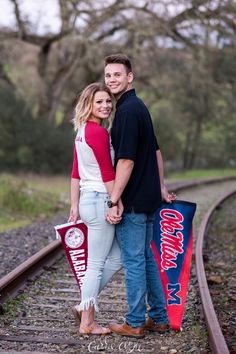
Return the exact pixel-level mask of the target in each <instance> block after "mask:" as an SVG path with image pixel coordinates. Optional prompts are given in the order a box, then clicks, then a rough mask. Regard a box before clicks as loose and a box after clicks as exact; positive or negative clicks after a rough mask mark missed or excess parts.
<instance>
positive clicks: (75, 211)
mask: <svg viewBox="0 0 236 354" xmlns="http://www.w3.org/2000/svg"><path fill="white" fill-rule="evenodd" d="M79 219H80V216H79V208H78V206H75V207H71V208H70V216H69V219H68V222H74V223H76V221H77V220H79Z"/></svg>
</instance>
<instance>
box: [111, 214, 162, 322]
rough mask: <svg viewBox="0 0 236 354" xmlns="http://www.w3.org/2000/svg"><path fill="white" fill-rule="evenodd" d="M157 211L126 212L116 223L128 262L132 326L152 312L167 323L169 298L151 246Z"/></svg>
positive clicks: (159, 319)
mask: <svg viewBox="0 0 236 354" xmlns="http://www.w3.org/2000/svg"><path fill="white" fill-rule="evenodd" d="M153 224H154V214H153V213H148V214H141V213H137V214H136V213H134V212H132V213H124V214H123V215H122V221H121V223H120V224H118V225H117V227H116V234H117V239H118V242H119V245H120V248H121V260H122V263H123V266H124V272H125V282H126V294H127V301H128V312H127V313H126V316H125V318H126V322H127V323H128V324H129V325H130V326H132V327H140V326H143V325H144V324H145V314H146V301H147V303H148V305H149V307H150V309H149V310H148V316H149V317H150V318H152V319H153V320H154V321H155V322H158V323H162V324H167V323H168V316H167V311H166V301H165V296H164V291H163V287H162V283H161V280H160V275H159V271H158V268H157V265H156V262H155V259H154V256H153V253H152V250H151V248H150V242H151V240H152V238H153Z"/></svg>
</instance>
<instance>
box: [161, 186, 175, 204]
mask: <svg viewBox="0 0 236 354" xmlns="http://www.w3.org/2000/svg"><path fill="white" fill-rule="evenodd" d="M161 196H162V200H164V201H165V202H167V203H171V202H173V201H174V200H176V198H177V195H176V194H174V193H169V192H168V189H167V188H166V186H165V185H164V186H163V187H162V188H161Z"/></svg>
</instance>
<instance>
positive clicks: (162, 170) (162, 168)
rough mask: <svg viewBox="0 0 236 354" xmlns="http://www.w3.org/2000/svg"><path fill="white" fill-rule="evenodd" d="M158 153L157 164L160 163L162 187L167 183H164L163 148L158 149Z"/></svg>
mask: <svg viewBox="0 0 236 354" xmlns="http://www.w3.org/2000/svg"><path fill="white" fill-rule="evenodd" d="M156 155H157V165H158V171H159V177H160V184H161V188H162V187H163V186H164V184H165V183H164V162H163V158H162V154H161V150H157V151H156Z"/></svg>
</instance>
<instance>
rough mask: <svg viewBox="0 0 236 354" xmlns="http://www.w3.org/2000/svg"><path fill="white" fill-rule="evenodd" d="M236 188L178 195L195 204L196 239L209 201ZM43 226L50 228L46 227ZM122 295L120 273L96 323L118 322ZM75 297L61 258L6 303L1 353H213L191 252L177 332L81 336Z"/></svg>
mask: <svg viewBox="0 0 236 354" xmlns="http://www.w3.org/2000/svg"><path fill="white" fill-rule="evenodd" d="M235 187H236V182H235V181H232V182H227V183H221V184H220V185H212V186H210V185H208V186H207V187H206V186H205V187H198V188H195V189H191V190H188V191H184V192H181V193H178V197H179V199H185V200H189V201H192V202H196V203H197V204H198V208H197V214H196V217H195V232H194V237H195V239H196V236H197V231H198V227H199V222H200V220H201V217H202V216H203V214H204V213H205V212H206V211H207V209H208V208H209V206H210V205H211V203H212V202H213V201H214V200H216V199H218V198H219V196H221V195H222V194H223V193H224V192H225V191H226V190H228V191H229V190H231V189H233V188H235ZM61 222H62V221H61V220H60V221H59V223H61ZM56 223H58V222H56ZM56 223H55V222H53V223H52V225H54V224H56ZM45 227H46V228H47V229H48V226H46V225H45ZM42 234H43V230H42ZM125 298H126V297H125V288H124V281H123V272H122V271H121V272H119V273H118V274H117V275H116V276H115V277H114V278H113V280H112V281H111V282H110V283H109V285H108V286H107V287H106V288H105V289H104V290H103V292H102V293H101V295H100V308H101V312H100V313H99V314H98V321H99V322H100V323H102V324H106V323H107V322H109V321H110V320H113V319H116V320H118V321H122V320H123V316H124V314H125V311H126V299H125ZM78 299H79V294H78V288H77V285H76V284H75V280H74V278H73V276H72V275H71V271H70V269H69V266H68V264H67V261H66V259H65V257H63V259H62V260H61V261H59V262H58V263H57V264H56V265H55V266H53V268H52V269H48V271H47V272H45V273H44V274H43V275H42V276H40V277H39V279H38V280H37V281H35V282H34V283H33V284H32V286H29V287H28V289H27V290H26V291H25V293H24V294H21V295H20V296H19V297H18V298H17V299H16V300H12V301H11V302H10V303H9V304H7V307H6V312H5V314H4V315H2V316H1V318H0V319H1V322H0V353H5V354H15V353H19V352H22V353H24V354H26V353H27V354H28V353H32V352H34V353H36V354H37V353H38V354H42V353H71V354H75V353H117V354H118V353H122V354H124V353H135V354H136V353H141V354H142V353H147V354H151V353H166V354H174V353H179V354H185V353H196V354H198V353H204V354H207V353H211V350H210V348H209V345H208V336H207V330H206V326H205V322H204V318H203V316H202V309H201V301H200V297H199V293H198V285H197V279H196V274H195V266H194V256H193V261H192V268H191V277H190V282H189V290H188V296H187V301H186V306H185V313H184V317H183V322H182V329H183V331H181V332H174V331H170V332H169V333H166V334H163V335H160V334H156V333H154V334H150V333H147V334H146V337H145V338H144V339H141V340H135V339H132V338H124V337H120V336H115V335H109V336H107V337H95V336H92V337H91V336H79V334H78V328H77V327H76V326H75V324H74V321H73V316H72V314H71V312H70V308H71V306H72V305H74V304H75V303H76V302H77V301H78ZM13 336H15V337H13ZM7 337H8V338H10V337H11V341H8V340H6V339H7Z"/></svg>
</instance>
